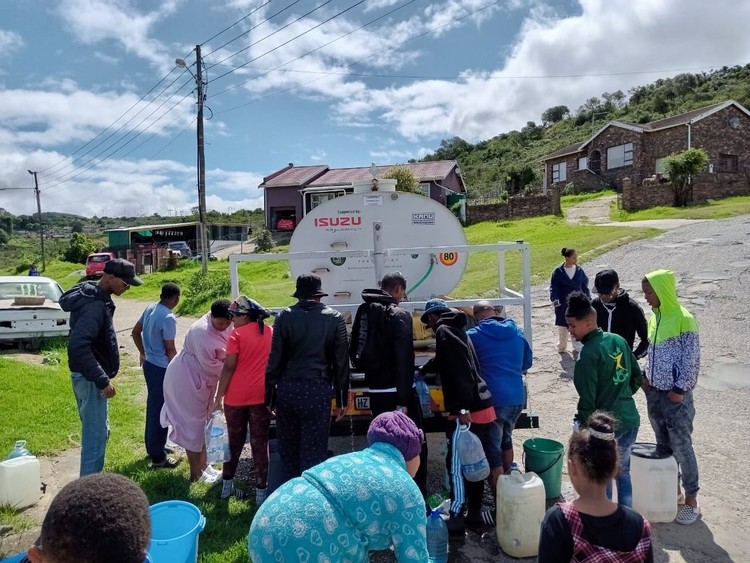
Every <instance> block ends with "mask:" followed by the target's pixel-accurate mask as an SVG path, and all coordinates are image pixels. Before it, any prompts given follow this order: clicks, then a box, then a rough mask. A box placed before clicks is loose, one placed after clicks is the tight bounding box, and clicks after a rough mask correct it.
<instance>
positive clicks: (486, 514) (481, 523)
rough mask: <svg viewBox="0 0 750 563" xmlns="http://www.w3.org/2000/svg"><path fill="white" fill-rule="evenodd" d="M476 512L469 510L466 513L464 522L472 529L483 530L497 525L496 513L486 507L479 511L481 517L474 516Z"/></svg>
mask: <svg viewBox="0 0 750 563" xmlns="http://www.w3.org/2000/svg"><path fill="white" fill-rule="evenodd" d="M473 515H474V513H472V512H471V511H469V514H467V515H466V518H465V519H464V523H465V524H466V527H467V528H469V529H470V530H483V529H484V528H490V527H494V526H495V513H494V512H493V511H492V510H490V509H489V508H486V509H484V510H482V511H481V512H480V513H479V518H472V517H471V516H473Z"/></svg>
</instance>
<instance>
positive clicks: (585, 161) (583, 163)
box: [578, 156, 589, 170]
mask: <svg viewBox="0 0 750 563" xmlns="http://www.w3.org/2000/svg"><path fill="white" fill-rule="evenodd" d="M588 167H589V157H588V156H582V157H580V158H579V159H578V170H586V169H588Z"/></svg>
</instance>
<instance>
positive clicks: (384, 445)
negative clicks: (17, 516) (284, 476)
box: [247, 411, 427, 563]
mask: <svg viewBox="0 0 750 563" xmlns="http://www.w3.org/2000/svg"><path fill="white" fill-rule="evenodd" d="M367 441H368V443H369V444H370V446H369V447H368V448H366V449H364V450H362V451H357V452H352V453H349V454H343V455H338V456H334V457H331V458H329V459H328V460H326V461H324V462H323V463H320V464H318V465H316V466H314V467H311V468H310V469H307V470H306V471H304V472H303V473H302V476H301V477H296V478H294V479H292V480H291V481H287V482H286V483H284V484H283V485H282V486H281V487H279V488H278V489H277V490H276V491H275V492H274V493H273V494H272V495H271V496H270V497H269V498H268V499H267V500H266V501H265V502H264V503H263V504H262V505H261V506H260V508H258V511H257V512H256V513H255V516H254V517H253V522H252V524H251V525H250V532H249V533H248V536H247V542H248V550H249V552H250V559H251V560H252V561H289V562H291V561H310V562H313V561H315V562H319V561H348V562H350V563H365V562H366V561H369V552H370V551H379V550H384V549H388V548H389V547H393V553H394V555H395V556H396V561H399V562H400V563H404V562H410V561H413V562H415V563H416V562H420V563H423V562H425V561H427V537H426V534H427V530H426V525H427V519H426V516H425V507H424V499H423V498H422V493H421V492H420V491H419V487H418V486H417V484H416V483H415V482H414V480H413V477H414V475H415V474H416V472H417V469H418V468H419V455H420V453H421V451H422V442H423V441H424V434H423V433H422V431H421V430H420V429H419V428H417V425H416V424H414V422H413V421H412V420H411V419H410V418H409V417H408V416H406V415H405V414H404V413H402V412H399V411H393V412H386V413H383V414H381V415H379V416H377V417H375V418H374V419H373V421H372V422H371V423H370V427H369V429H368V430H367Z"/></svg>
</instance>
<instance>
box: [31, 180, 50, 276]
mask: <svg viewBox="0 0 750 563" xmlns="http://www.w3.org/2000/svg"><path fill="white" fill-rule="evenodd" d="M27 172H28V173H29V174H31V175H32V176H34V193H35V194H36V211H37V213H38V214H39V242H40V243H41V246H42V272H43V271H44V270H45V269H46V268H47V263H46V261H45V258H44V223H42V203H41V201H40V200H39V179H38V178H37V173H36V172H32V171H31V170H27Z"/></svg>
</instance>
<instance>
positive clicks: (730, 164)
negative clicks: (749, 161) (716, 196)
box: [716, 153, 739, 172]
mask: <svg viewBox="0 0 750 563" xmlns="http://www.w3.org/2000/svg"><path fill="white" fill-rule="evenodd" d="M716 168H717V170H716V171H717V172H737V170H738V169H739V168H738V160H737V155H736V154H723V153H722V154H719V162H718V165H717V167H716Z"/></svg>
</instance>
